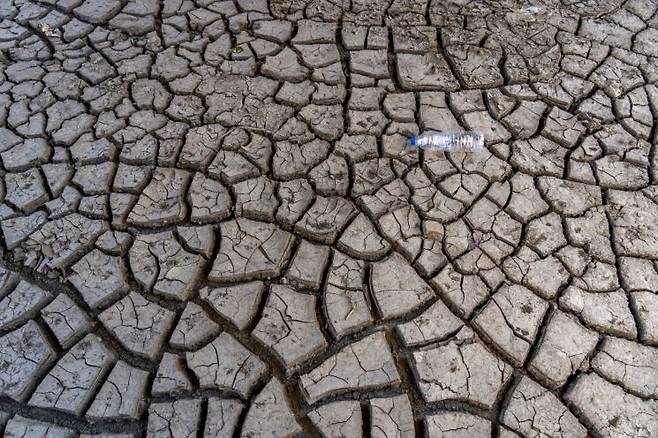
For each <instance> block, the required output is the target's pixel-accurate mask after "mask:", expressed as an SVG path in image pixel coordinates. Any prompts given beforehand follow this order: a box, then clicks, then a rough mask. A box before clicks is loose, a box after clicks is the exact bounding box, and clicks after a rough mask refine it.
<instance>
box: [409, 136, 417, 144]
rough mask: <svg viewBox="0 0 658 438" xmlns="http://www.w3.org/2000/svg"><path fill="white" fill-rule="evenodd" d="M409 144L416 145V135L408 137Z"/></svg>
mask: <svg viewBox="0 0 658 438" xmlns="http://www.w3.org/2000/svg"><path fill="white" fill-rule="evenodd" d="M409 144H410V145H411V146H416V137H415V136H413V137H411V138H410V139H409Z"/></svg>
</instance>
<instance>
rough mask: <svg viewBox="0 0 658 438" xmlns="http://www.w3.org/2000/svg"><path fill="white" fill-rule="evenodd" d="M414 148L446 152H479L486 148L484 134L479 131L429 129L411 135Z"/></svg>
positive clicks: (410, 141) (411, 144) (411, 143)
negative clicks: (419, 133) (439, 130)
mask: <svg viewBox="0 0 658 438" xmlns="http://www.w3.org/2000/svg"><path fill="white" fill-rule="evenodd" d="M409 145H410V146H411V148H412V149H416V148H421V149H425V150H438V151H445V152H478V151H481V150H482V149H484V136H483V135H482V134H481V133H479V132H474V131H465V132H437V131H427V132H423V133H422V134H421V135H417V136H415V137H411V138H410V139H409Z"/></svg>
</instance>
